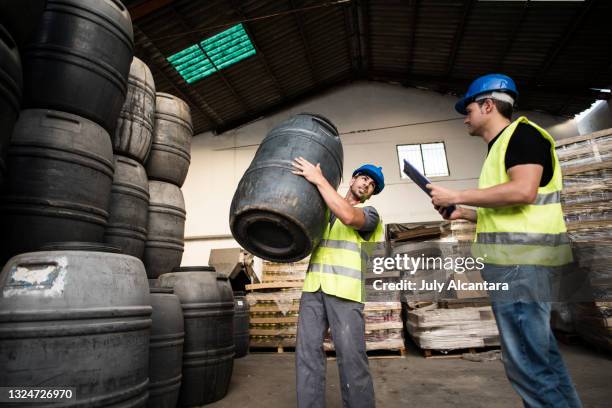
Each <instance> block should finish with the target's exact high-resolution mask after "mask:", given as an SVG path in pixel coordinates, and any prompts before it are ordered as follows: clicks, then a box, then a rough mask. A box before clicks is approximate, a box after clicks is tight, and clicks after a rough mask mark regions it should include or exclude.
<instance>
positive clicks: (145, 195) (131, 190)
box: [104, 155, 149, 259]
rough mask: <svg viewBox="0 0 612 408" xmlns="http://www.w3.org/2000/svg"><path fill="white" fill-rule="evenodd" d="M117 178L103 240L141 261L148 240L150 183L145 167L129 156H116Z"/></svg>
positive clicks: (114, 179) (114, 180)
mask: <svg viewBox="0 0 612 408" xmlns="http://www.w3.org/2000/svg"><path fill="white" fill-rule="evenodd" d="M114 163H115V176H114V178H113V186H112V189H111V198H110V205H109V209H108V226H107V227H106V232H105V233H104V241H105V242H107V243H109V244H111V245H113V246H117V247H119V248H121V250H122V252H123V253H124V254H128V255H132V256H135V257H136V258H139V259H142V254H143V252H144V246H145V241H146V239H147V219H148V209H149V181H148V180H147V173H146V172H145V169H144V167H142V165H141V164H140V163H138V162H137V161H136V160H133V159H130V158H129V157H124V156H119V155H115V158H114Z"/></svg>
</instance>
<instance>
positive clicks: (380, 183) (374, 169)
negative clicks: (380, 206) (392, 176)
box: [353, 164, 385, 194]
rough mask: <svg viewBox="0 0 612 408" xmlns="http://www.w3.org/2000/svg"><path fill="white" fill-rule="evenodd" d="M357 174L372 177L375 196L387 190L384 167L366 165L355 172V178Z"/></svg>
mask: <svg viewBox="0 0 612 408" xmlns="http://www.w3.org/2000/svg"><path fill="white" fill-rule="evenodd" d="M356 174H365V175H366V176H370V177H371V178H372V180H374V184H375V186H374V194H378V193H380V192H381V191H383V188H385V176H384V175H383V172H382V167H378V166H375V165H373V164H364V165H363V166H361V167H359V168H358V169H356V170H355V171H354V172H353V177H355V175H356Z"/></svg>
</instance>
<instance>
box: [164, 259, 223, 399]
mask: <svg viewBox="0 0 612 408" xmlns="http://www.w3.org/2000/svg"><path fill="white" fill-rule="evenodd" d="M159 283H160V286H161V287H170V288H173V289H174V294H175V295H176V296H178V298H179V300H180V301H181V305H182V307H183V316H184V318H185V346H184V355H183V382H182V385H181V393H180V397H179V405H180V406H182V407H195V406H200V405H202V404H208V403H211V402H214V401H217V400H220V399H221V398H223V397H224V396H225V395H226V394H227V389H228V387H229V383H230V380H231V377H232V370H233V367H234V338H233V327H234V323H233V320H234V299H233V295H232V288H231V285H230V283H229V280H228V278H227V277H223V276H220V275H218V274H217V273H216V272H215V269H214V268H212V267H207V266H194V267H184V268H177V269H175V270H174V271H173V272H171V273H167V274H164V275H162V276H160V277H159Z"/></svg>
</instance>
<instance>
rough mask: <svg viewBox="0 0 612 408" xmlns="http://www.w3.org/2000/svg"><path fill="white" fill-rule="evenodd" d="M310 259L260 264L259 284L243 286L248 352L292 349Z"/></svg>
mask: <svg viewBox="0 0 612 408" xmlns="http://www.w3.org/2000/svg"><path fill="white" fill-rule="evenodd" d="M309 260H310V258H309V257H308V258H305V259H303V260H301V261H299V262H292V263H276V262H270V261H263V263H262V271H261V282H260V283H253V284H250V285H246V289H247V291H249V293H248V294H247V296H246V299H247V302H248V304H249V308H250V311H249V314H250V328H249V333H250V343H249V347H250V348H251V349H266V348H276V349H277V351H278V352H283V351H284V349H285V348H293V347H295V336H296V332H297V321H298V311H299V308H300V297H301V296H302V285H303V284H304V276H305V275H306V269H307V268H308V261H309Z"/></svg>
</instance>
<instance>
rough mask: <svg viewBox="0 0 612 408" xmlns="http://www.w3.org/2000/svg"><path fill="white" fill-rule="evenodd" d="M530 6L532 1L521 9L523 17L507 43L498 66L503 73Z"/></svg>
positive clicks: (527, 2)
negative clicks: (506, 60) (505, 61)
mask: <svg viewBox="0 0 612 408" xmlns="http://www.w3.org/2000/svg"><path fill="white" fill-rule="evenodd" d="M530 4H531V2H530V1H526V2H525V4H524V5H523V8H522V9H521V15H520V16H519V19H518V21H517V22H516V24H515V25H514V30H513V31H512V34H511V35H510V39H509V40H508V42H507V43H506V48H505V49H504V52H503V54H502V56H501V58H500V59H499V63H498V64H497V71H501V69H502V67H503V66H504V60H505V59H506V57H507V56H508V54H509V53H510V50H511V49H512V46H513V45H514V41H515V40H516V37H517V36H518V33H519V32H520V31H521V27H522V26H523V22H524V21H525V17H527V11H528V10H529V5H530Z"/></svg>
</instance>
